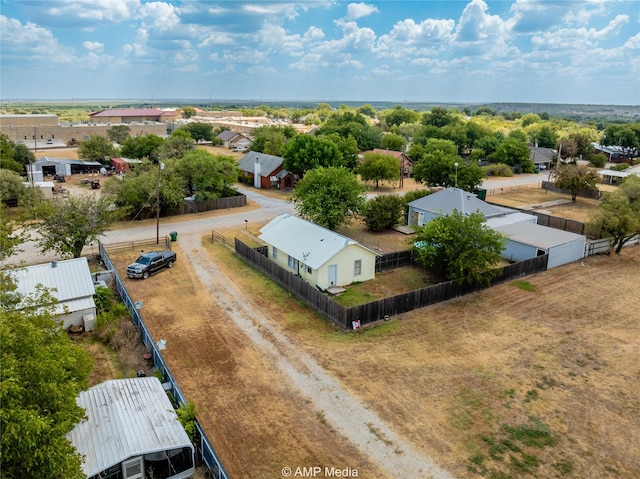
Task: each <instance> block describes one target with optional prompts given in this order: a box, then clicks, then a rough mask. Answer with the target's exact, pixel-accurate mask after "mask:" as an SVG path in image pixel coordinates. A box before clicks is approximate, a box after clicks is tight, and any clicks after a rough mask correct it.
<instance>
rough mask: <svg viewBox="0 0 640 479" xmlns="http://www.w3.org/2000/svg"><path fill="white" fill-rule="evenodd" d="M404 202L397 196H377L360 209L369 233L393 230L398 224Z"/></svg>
mask: <svg viewBox="0 0 640 479" xmlns="http://www.w3.org/2000/svg"><path fill="white" fill-rule="evenodd" d="M403 206H404V200H403V198H401V197H400V196H397V195H379V196H376V197H374V198H372V199H371V200H369V201H367V202H366V203H365V205H364V207H363V208H362V215H363V217H364V222H365V224H366V225H367V228H369V230H370V231H383V230H387V229H391V228H393V227H394V226H395V225H397V224H398V223H399V222H400V217H401V216H402V208H403Z"/></svg>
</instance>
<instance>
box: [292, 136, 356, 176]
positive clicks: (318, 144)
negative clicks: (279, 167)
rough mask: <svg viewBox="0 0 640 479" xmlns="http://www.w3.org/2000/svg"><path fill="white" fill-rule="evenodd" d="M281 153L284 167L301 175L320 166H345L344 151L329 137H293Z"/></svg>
mask: <svg viewBox="0 0 640 479" xmlns="http://www.w3.org/2000/svg"><path fill="white" fill-rule="evenodd" d="M281 154H282V158H284V162H283V166H284V168H285V169H286V170H288V171H290V172H291V173H296V174H299V175H304V173H305V172H306V171H308V170H312V169H314V168H318V167H329V166H344V165H343V164H342V163H343V158H342V153H341V152H340V150H339V149H338V147H337V145H336V144H335V143H334V142H333V141H331V140H329V139H327V138H323V137H317V136H313V135H297V136H295V137H293V138H291V139H290V140H289V141H288V142H287V144H286V145H284V147H283V148H282V151H281Z"/></svg>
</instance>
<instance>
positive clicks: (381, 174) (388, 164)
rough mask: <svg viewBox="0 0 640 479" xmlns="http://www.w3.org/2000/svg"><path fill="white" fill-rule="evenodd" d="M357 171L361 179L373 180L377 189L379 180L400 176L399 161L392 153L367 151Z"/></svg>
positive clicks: (389, 179) (391, 179) (393, 179)
mask: <svg viewBox="0 0 640 479" xmlns="http://www.w3.org/2000/svg"><path fill="white" fill-rule="evenodd" d="M358 173H359V174H360V178H361V179H362V181H375V183H376V189H377V188H378V186H379V184H380V181H397V180H398V179H399V178H400V162H399V160H398V159H397V158H396V157H395V156H393V155H388V154H385V153H374V152H367V153H365V154H364V159H363V160H362V163H360V166H359V167H358Z"/></svg>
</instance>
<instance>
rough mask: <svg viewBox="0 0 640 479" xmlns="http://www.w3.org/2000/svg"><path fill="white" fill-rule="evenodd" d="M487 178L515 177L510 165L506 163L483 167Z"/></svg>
mask: <svg viewBox="0 0 640 479" xmlns="http://www.w3.org/2000/svg"><path fill="white" fill-rule="evenodd" d="M482 170H483V171H484V174H485V176H513V171H512V170H511V167H510V166H509V165H505V164H504V163H493V164H491V165H487V166H483V167H482Z"/></svg>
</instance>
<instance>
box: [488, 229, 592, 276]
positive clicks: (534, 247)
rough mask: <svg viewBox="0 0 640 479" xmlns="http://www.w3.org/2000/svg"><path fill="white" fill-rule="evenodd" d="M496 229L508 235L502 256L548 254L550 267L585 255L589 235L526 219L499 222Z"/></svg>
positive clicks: (524, 257)
mask: <svg viewBox="0 0 640 479" xmlns="http://www.w3.org/2000/svg"><path fill="white" fill-rule="evenodd" d="M494 230H495V231H498V232H500V233H502V234H503V235H504V236H505V237H506V238H507V245H506V247H505V249H504V251H503V252H502V256H503V257H505V258H507V259H509V260H513V261H522V260H525V259H530V258H534V257H536V256H540V255H543V254H548V255H549V262H548V264H547V269H551V268H555V267H556V266H560V265H563V264H567V263H571V262H573V261H577V260H579V259H581V258H583V257H584V247H585V242H586V238H585V237H584V236H582V235H579V234H576V233H571V232H569V231H563V230H559V229H556V228H548V227H546V226H541V225H538V224H531V223H524V222H520V223H511V224H508V225H503V226H498V227H496V228H494Z"/></svg>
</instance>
